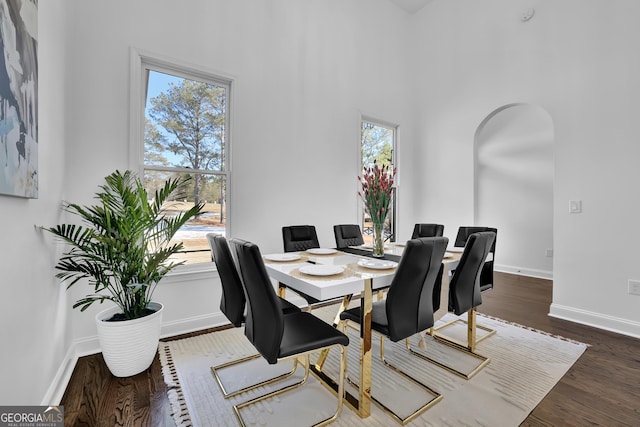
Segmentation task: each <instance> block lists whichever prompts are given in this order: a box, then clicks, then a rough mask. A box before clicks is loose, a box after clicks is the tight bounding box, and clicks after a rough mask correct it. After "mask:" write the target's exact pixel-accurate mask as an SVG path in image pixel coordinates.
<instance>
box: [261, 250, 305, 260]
mask: <svg viewBox="0 0 640 427" xmlns="http://www.w3.org/2000/svg"><path fill="white" fill-rule="evenodd" d="M264 258H265V259H268V260H269V261H280V262H283V261H296V260H298V259H300V258H301V257H300V254H297V253H294V252H291V253H284V254H267V255H265V256H264Z"/></svg>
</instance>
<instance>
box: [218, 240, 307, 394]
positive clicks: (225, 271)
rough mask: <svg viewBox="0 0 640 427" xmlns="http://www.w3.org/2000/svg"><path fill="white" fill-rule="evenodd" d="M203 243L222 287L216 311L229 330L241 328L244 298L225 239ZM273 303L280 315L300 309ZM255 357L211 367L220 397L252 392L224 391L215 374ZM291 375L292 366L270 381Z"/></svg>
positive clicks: (293, 305)
mask: <svg viewBox="0 0 640 427" xmlns="http://www.w3.org/2000/svg"><path fill="white" fill-rule="evenodd" d="M207 240H208V241H209V246H210V248H211V258H212V259H213V262H214V263H215V264H216V269H217V270H218V275H219V276H220V282H221V284H222V297H221V298H220V311H222V313H223V314H224V315H225V316H226V317H227V319H229V322H231V324H232V325H233V326H235V327H237V328H238V327H241V326H242V325H243V324H244V323H245V308H246V298H245V294H244V289H243V288H242V283H241V279H240V275H239V274H238V270H237V268H236V264H235V261H234V259H233V256H232V255H231V250H230V249H229V244H228V243H227V239H226V238H225V237H224V236H221V235H218V234H213V233H209V234H207ZM277 302H278V306H279V307H280V310H281V311H282V312H283V313H296V312H299V311H300V308H298V306H296V305H295V304H292V303H291V302H289V301H287V300H285V299H282V298H279V299H278V300H277ZM258 357H260V355H259V354H253V355H250V356H247V357H243V358H240V359H236V360H232V361H230V362H226V363H223V364H220V365H216V366H213V367H211V372H212V374H213V375H214V377H215V379H216V381H217V382H218V385H219V386H220V389H221V390H222V394H223V395H224V397H225V398H229V397H231V396H235V395H237V394H239V393H242V392H244V391H247V390H250V389H253V388H255V387H256V386H255V385H249V386H247V387H244V388H241V389H239V390H235V391H228V390H227V389H226V388H225V386H224V384H223V382H222V378H221V377H220V375H219V371H221V370H222V369H225V368H228V367H231V366H234V365H238V364H240V363H244V362H247V361H249V360H252V359H256V358H258ZM294 372H295V365H294V366H293V369H292V370H291V372H288V373H285V374H282V375H279V376H277V377H275V378H272V379H271V381H276V380H278V379H281V378H285V377H287V376H290V375H292V374H293V373H294Z"/></svg>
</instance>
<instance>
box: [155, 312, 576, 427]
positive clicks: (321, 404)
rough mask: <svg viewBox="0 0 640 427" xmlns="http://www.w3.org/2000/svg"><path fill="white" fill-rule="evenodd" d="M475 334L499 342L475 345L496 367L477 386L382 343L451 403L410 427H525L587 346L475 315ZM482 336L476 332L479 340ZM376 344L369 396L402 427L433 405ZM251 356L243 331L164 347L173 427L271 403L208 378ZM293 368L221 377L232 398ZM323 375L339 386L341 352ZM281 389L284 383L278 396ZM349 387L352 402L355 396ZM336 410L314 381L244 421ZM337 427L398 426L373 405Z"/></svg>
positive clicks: (305, 420)
mask: <svg viewBox="0 0 640 427" xmlns="http://www.w3.org/2000/svg"><path fill="white" fill-rule="evenodd" d="M335 310H336V307H335V306H329V307H323V308H320V309H317V310H314V311H313V313H314V314H315V315H316V316H318V317H321V318H323V319H324V320H325V321H327V322H330V321H331V320H332V319H333V317H334V315H335ZM451 316H452V315H451V314H448V315H446V316H445V317H443V318H442V319H441V320H440V321H439V322H446V321H448V320H450V319H452V317H451ZM439 322H438V323H439ZM478 324H480V325H483V326H486V327H489V328H491V329H495V330H496V331H497V332H496V334H495V335H493V336H490V337H488V338H487V339H485V340H483V341H481V342H480V343H479V344H478V347H477V352H478V353H480V354H482V355H484V356H487V357H489V358H490V359H491V362H490V363H489V365H487V366H486V367H485V368H484V369H482V370H481V371H480V372H479V373H478V374H477V375H475V376H474V377H472V378H471V379H470V380H465V379H463V378H460V377H458V376H456V375H454V374H452V373H449V372H448V371H446V370H444V369H442V368H440V367H438V366H437V365H435V364H432V363H429V362H426V361H424V360H423V359H420V358H418V357H416V356H412V355H410V354H408V352H407V350H406V348H405V346H404V342H399V343H391V342H390V341H388V340H387V341H385V355H386V358H387V360H388V361H389V362H391V363H393V364H395V365H397V366H401V367H402V368H403V369H404V370H406V371H408V372H409V373H411V375H412V376H414V377H416V378H417V379H418V380H420V381H422V382H423V383H424V384H427V385H429V386H430V387H431V388H432V389H434V390H436V391H437V392H439V393H441V394H442V395H443V396H444V397H443V399H442V400H441V401H440V402H439V403H437V404H436V405H434V406H433V407H431V408H430V409H429V410H427V411H426V412H424V413H422V414H421V415H420V416H418V417H417V418H415V419H414V420H413V421H411V422H410V423H409V424H408V425H410V426H434V427H435V426H491V427H501V426H505V427H509V426H518V425H520V423H522V421H523V420H524V419H525V418H526V417H527V416H528V415H529V413H530V412H531V411H532V410H533V409H534V408H535V407H536V405H537V404H538V403H539V402H540V401H541V400H542V399H543V398H544V396H545V395H546V394H547V393H548V392H549V391H550V390H551V389H552V388H553V386H554V385H555V384H556V383H557V382H558V381H559V380H560V379H561V378H562V376H563V375H564V374H565V373H566V372H567V370H568V369H569V368H570V367H571V366H572V365H573V364H574V363H575V361H576V360H577V359H578V358H579V357H580V355H581V354H582V353H583V352H584V351H585V349H586V348H587V345H586V344H582V343H578V342H575V341H571V340H567V339H563V338H561V337H555V336H551V335H549V334H545V333H541V332H539V331H535V330H531V329H530V328H525V327H522V326H519V325H514V324H511V323H508V322H505V321H502V320H500V319H495V318H490V317H486V316H482V315H478ZM456 328H458V330H456ZM442 332H443V333H446V334H448V335H456V334H464V325H463V326H462V327H457V326H455V325H454V326H452V327H451V328H447V329H445V330H443V331H442ZM482 332H483V331H481V330H480V329H479V330H478V334H481V333H482ZM348 335H349V338H350V345H349V348H348V365H347V371H348V375H349V377H350V378H351V379H352V381H353V382H354V383H357V375H358V363H359V361H358V356H359V351H358V349H359V347H358V346H359V343H360V341H359V340H360V338H359V332H358V331H356V330H353V329H351V328H349V330H348ZM378 337H379V336H378V335H377V334H375V333H374V340H373V345H372V352H373V357H372V359H373V367H372V394H373V395H374V396H375V397H376V398H378V399H379V400H381V401H383V402H384V404H385V406H387V407H389V408H390V409H391V410H393V411H394V412H396V413H398V414H399V415H400V416H401V417H404V416H406V415H408V414H411V413H412V412H413V411H414V410H415V409H417V408H419V407H420V406H421V405H422V404H424V403H426V402H427V401H428V400H429V399H430V396H429V395H428V394H427V393H426V392H425V391H424V390H423V389H422V388H420V387H419V386H417V385H415V384H414V383H412V382H411V381H409V380H406V379H404V378H403V377H402V376H400V375H398V374H397V373H395V372H393V371H391V370H390V369H389V368H386V367H385V366H384V365H382V363H381V362H380V357H379V338H378ZM421 340H423V338H422V337H420V336H419V335H417V336H415V337H412V339H411V342H412V346H414V347H415V348H416V349H417V350H418V351H420V352H422V353H424V354H426V355H428V356H429V357H432V358H434V359H439V360H441V361H444V362H446V363H448V364H453V365H456V366H455V367H456V368H457V369H459V370H463V371H464V370H470V369H473V365H474V364H475V363H477V362H478V360H477V359H475V358H471V357H468V356H466V355H464V353H462V352H459V351H457V350H455V349H452V348H451V347H449V346H446V345H444V344H441V343H438V342H437V341H435V340H433V339H432V338H431V337H429V336H427V337H426V338H424V340H423V341H421ZM254 353H255V349H254V348H253V346H252V345H251V344H250V343H249V341H248V340H247V339H246V338H245V337H244V331H243V329H242V328H233V329H226V330H223V331H219V332H214V333H209V334H205V335H200V336H196V337H192V338H186V339H182V340H176V341H169V342H161V343H160V347H159V355H160V360H161V363H162V367H163V374H164V377H165V382H166V384H167V387H168V389H169V391H168V393H169V400H170V402H171V412H172V415H173V419H174V421H175V423H176V425H177V426H179V427H187V426H195V427H200V426H236V425H239V423H238V420H237V418H236V416H235V414H234V411H233V405H234V404H237V403H240V402H243V401H246V400H248V399H250V398H253V397H256V396H258V395H262V394H265V393H266V392H268V391H270V390H272V388H271V387H270V386H266V387H262V388H259V389H255V390H252V391H249V392H245V393H242V394H239V395H237V396H234V397H231V398H229V399H224V398H223V396H222V393H221V390H220V387H219V385H218V383H217V382H216V380H215V378H214V376H213V375H212V373H211V369H210V368H211V366H214V365H219V364H221V363H224V362H227V361H230V360H234V359H238V358H239V357H241V356H245V355H249V354H254ZM312 360H314V358H313V356H312ZM290 368H291V363H290V362H286V361H285V362H281V363H279V364H278V365H268V364H267V363H266V362H264V361H263V360H262V359H261V358H258V359H256V360H255V361H252V362H248V363H245V364H242V365H237V366H235V367H232V368H228V369H225V370H224V371H222V372H221V374H220V375H221V377H222V381H223V383H224V385H225V387H226V388H227V390H234V389H237V388H240V387H241V386H243V385H248V384H252V383H254V382H256V381H258V380H260V379H263V378H268V377H271V376H275V375H277V374H278V373H281V372H286V371H287V370H289V369H290ZM324 369H325V371H326V372H327V373H328V374H329V375H330V376H332V377H333V378H336V377H337V372H338V352H337V351H332V352H330V354H329V357H328V359H327V362H326V363H325V365H324ZM301 374H302V368H298V370H297V371H296V374H295V375H294V377H291V378H290V379H288V380H285V382H284V383H285V384H286V382H287V381H289V382H294V381H295V380H296V379H297V377H300V376H301ZM282 384H283V383H282V382H281V383H279V384H278V386H277V388H280V387H281V386H282ZM348 387H350V390H351V391H352V392H353V393H354V394H355V389H354V388H352V387H353V386H352V385H349V386H348ZM356 395H357V394H356ZM335 405H336V398H335V396H334V395H332V393H331V392H329V391H328V390H327V388H325V387H324V386H322V385H321V384H320V383H319V381H318V380H317V379H316V378H315V377H313V375H311V376H310V378H309V380H308V382H307V384H305V385H304V386H303V387H302V388H299V389H297V390H296V391H294V392H289V393H286V394H285V395H280V396H278V397H275V398H272V399H268V400H265V401H263V402H261V403H259V404H258V405H254V406H253V407H249V408H246V409H243V412H242V416H243V418H244V420H245V423H246V424H247V425H249V426H251V425H256V426H263V425H271V426H278V427H281V426H287V425H288V426H296V427H298V426H304V425H312V424H313V423H314V422H317V421H319V420H321V419H323V417H326V416H328V415H330V414H332V413H333V412H334V410H335V407H336V406H335ZM333 425H337V426H365V425H366V426H379V427H387V426H392V425H399V424H398V423H396V422H395V421H394V420H393V418H391V416H390V415H389V414H388V413H386V412H384V411H383V410H382V409H380V408H379V407H378V406H376V405H375V404H373V403H372V405H371V416H370V417H369V418H367V419H360V418H359V417H358V416H357V415H356V414H355V413H354V412H353V411H352V410H351V409H350V408H349V407H348V406H346V405H345V406H344V409H343V411H342V414H341V416H340V418H339V419H338V420H337V421H336V422H335V423H334V424H333Z"/></svg>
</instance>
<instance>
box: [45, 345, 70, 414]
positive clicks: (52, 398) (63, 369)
mask: <svg viewBox="0 0 640 427" xmlns="http://www.w3.org/2000/svg"><path fill="white" fill-rule="evenodd" d="M77 362H78V357H77V356H76V355H75V350H74V346H73V344H71V346H69V349H68V350H67V353H66V354H65V355H64V358H63V359H62V363H61V364H60V368H58V371H57V372H56V375H55V377H54V378H53V381H52V382H51V385H49V389H48V390H47V392H46V393H45V395H44V397H43V398H42V401H41V402H40V405H42V406H57V405H59V404H60V401H61V400H62V396H63V395H64V392H65V390H66V389H67V384H69V380H70V379H71V374H73V370H74V368H75V367H76V363H77Z"/></svg>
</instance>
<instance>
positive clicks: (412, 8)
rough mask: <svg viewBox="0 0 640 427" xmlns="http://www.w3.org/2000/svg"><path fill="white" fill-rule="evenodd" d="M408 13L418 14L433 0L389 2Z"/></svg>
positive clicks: (395, 0) (393, 0)
mask: <svg viewBox="0 0 640 427" xmlns="http://www.w3.org/2000/svg"><path fill="white" fill-rule="evenodd" d="M389 1H390V2H391V3H394V4H395V5H396V6H398V7H400V8H401V9H404V11H405V12H407V13H416V12H417V11H419V10H420V9H422V8H423V7H425V6H426V5H427V3H430V2H431V1H433V0H389Z"/></svg>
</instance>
